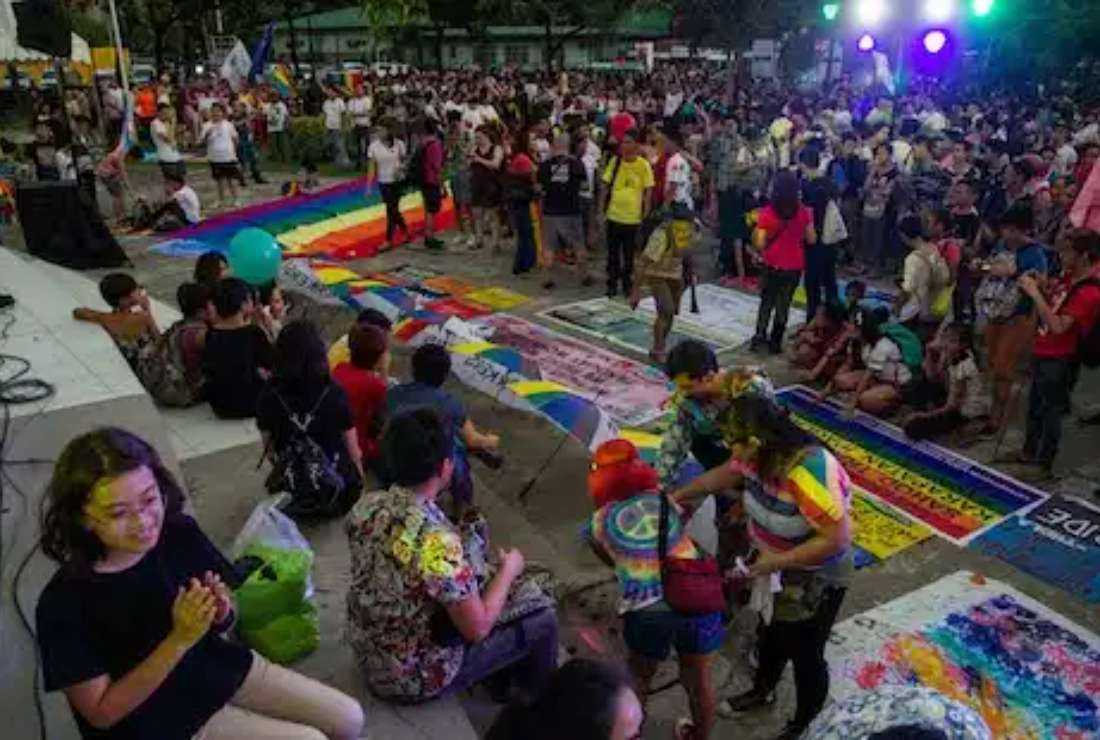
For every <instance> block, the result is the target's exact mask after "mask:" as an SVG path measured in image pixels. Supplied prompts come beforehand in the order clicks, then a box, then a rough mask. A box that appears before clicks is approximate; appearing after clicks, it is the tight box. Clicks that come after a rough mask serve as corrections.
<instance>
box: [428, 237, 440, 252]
mask: <svg viewBox="0 0 1100 740" xmlns="http://www.w3.org/2000/svg"><path fill="white" fill-rule="evenodd" d="M424 248H425V249H443V242H442V241H441V240H439V239H436V238H435V237H434V236H432V237H427V238H425V239H424Z"/></svg>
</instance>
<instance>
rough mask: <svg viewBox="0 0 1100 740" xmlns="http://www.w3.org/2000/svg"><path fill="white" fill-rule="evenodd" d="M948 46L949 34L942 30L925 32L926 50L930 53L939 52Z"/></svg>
mask: <svg viewBox="0 0 1100 740" xmlns="http://www.w3.org/2000/svg"><path fill="white" fill-rule="evenodd" d="M945 46H947V34H946V33H944V32H943V31H940V30H935V31H929V32H928V33H926V34H924V50H925V51H927V52H928V53H929V54H939V53H940V52H941V51H943V47H945Z"/></svg>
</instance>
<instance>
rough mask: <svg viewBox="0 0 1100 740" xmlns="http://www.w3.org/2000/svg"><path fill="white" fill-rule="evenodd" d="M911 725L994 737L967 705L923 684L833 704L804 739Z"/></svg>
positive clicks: (842, 738) (854, 739)
mask: <svg viewBox="0 0 1100 740" xmlns="http://www.w3.org/2000/svg"><path fill="white" fill-rule="evenodd" d="M909 726H912V727H919V728H921V729H922V730H934V731H937V732H940V733H942V737H944V738H947V740H992V738H993V733H992V732H990V730H989V726H988V725H987V724H986V723H985V721H984V720H983V719H982V718H981V716H979V715H978V713H977V712H975V711H974V710H973V709H971V708H970V707H968V706H966V705H965V704H960V703H959V702H957V701H954V700H952V699H949V698H948V697H946V696H944V695H943V694H941V693H939V692H937V691H934V690H933V689H930V688H926V687H923V686H898V687H886V686H884V687H882V688H881V689H880V690H878V691H876V692H870V691H867V692H863V693H859V694H856V695H855V696H852V697H849V698H847V699H845V700H843V701H840V702H836V703H834V704H831V705H830V706H829V707H827V708H826V709H825V711H823V712H822V713H821V714H819V715H817V719H815V720H814V721H813V723H811V724H810V726H809V727H808V728H806V732H805V733H804V734H803V735H802V740H863V738H867V737H870V736H871V735H875V734H876V733H882V734H883V735H886V734H888V733H889V731H890V730H891V729H895V728H899V727H909Z"/></svg>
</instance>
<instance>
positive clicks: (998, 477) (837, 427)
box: [776, 386, 1047, 545]
mask: <svg viewBox="0 0 1100 740" xmlns="http://www.w3.org/2000/svg"><path fill="white" fill-rule="evenodd" d="M776 400H778V401H779V402H780V403H781V404H782V405H784V406H785V407H787V409H788V410H790V412H791V415H792V418H793V420H794V422H795V423H796V424H798V425H799V426H800V427H802V428H803V429H805V430H806V431H808V432H810V433H811V434H813V435H814V436H816V437H817V438H818V439H820V440H821V441H822V442H824V443H825V444H826V445H828V446H829V448H830V449H831V450H832V451H833V454H834V455H836V456H837V457H838V458H840V461H841V463H843V465H844V469H845V470H847V471H848V475H849V476H850V477H851V479H852V483H854V484H855V486H856V488H857V490H860V491H863V492H865V493H867V494H868V495H869V496H871V497H872V498H873V499H876V500H878V501H881V502H884V503H886V504H889V505H891V506H892V507H894V508H895V509H897V510H898V511H900V512H901V513H902V514H904V515H905V516H907V517H908V518H909V519H910V520H912V521H915V522H920V523H922V524H924V525H925V526H927V527H928V528H929V529H931V530H932V531H933V532H935V533H936V534H938V535H940V536H941V537H943V538H944V539H947V540H949V541H951V542H954V543H955V544H957V545H966V544H967V542H968V541H969V540H970V539H972V538H973V537H975V536H976V535H977V534H979V533H980V532H984V531H985V530H986V529H988V528H990V527H992V526H993V525H995V524H997V523H999V522H1001V521H1002V520H1003V519H1004V518H1005V517H1007V516H1009V515H1011V514H1013V513H1015V512H1018V511H1020V510H1021V509H1025V508H1027V507H1028V506H1030V505H1032V504H1036V503H1038V502H1040V501H1042V500H1044V499H1046V498H1047V494H1045V493H1043V492H1042V491H1038V490H1036V489H1034V488H1031V487H1030V486H1026V485H1024V484H1023V483H1020V482H1019V481H1017V480H1015V479H1013V478H1010V477H1008V476H1007V475H1003V474H1002V473H998V472H997V471H995V470H990V469H989V468H985V467H983V466H981V465H979V464H977V463H976V462H974V461H973V460H969V459H967V458H965V457H962V456H961V455H956V454H955V453H953V452H951V451H950V450H946V449H944V448H942V447H940V446H938V445H935V444H932V443H930V442H914V441H913V440H911V439H909V438H908V437H906V436H905V433H904V432H902V431H901V430H900V429H898V428H897V427H894V426H891V425H890V424H888V423H887V422H885V421H882V420H881V419H877V418H875V417H873V416H869V415H867V414H863V413H858V414H856V415H855V416H854V417H849V416H848V414H847V413H846V412H845V410H844V409H843V408H842V407H841V406H840V405H839V404H837V403H836V402H834V401H820V400H818V398H817V395H816V394H815V393H814V392H813V391H812V390H810V389H808V388H804V387H801V386H792V387H790V388H784V389H783V390H781V391H779V392H778V393H776Z"/></svg>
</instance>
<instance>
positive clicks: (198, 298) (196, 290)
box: [150, 283, 216, 407]
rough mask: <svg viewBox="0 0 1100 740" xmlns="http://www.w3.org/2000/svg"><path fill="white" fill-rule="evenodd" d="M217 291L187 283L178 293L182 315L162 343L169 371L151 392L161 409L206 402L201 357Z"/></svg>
mask: <svg viewBox="0 0 1100 740" xmlns="http://www.w3.org/2000/svg"><path fill="white" fill-rule="evenodd" d="M213 301H214V292H213V291H212V290H211V289H210V288H209V287H208V286H206V285H200V284H199V283H184V284H183V285H181V286H180V287H179V288H178V289H177V290H176V302H177V303H179V307H180V313H182V314H183V318H181V319H180V320H179V321H177V322H176V323H174V324H172V325H171V326H170V327H168V329H166V330H165V332H164V335H163V336H162V337H161V340H160V345H161V346H160V351H161V352H162V353H163V359H164V364H165V368H166V370H167V371H166V372H165V373H164V374H163V376H162V378H161V382H160V383H158V384H157V387H156V388H154V389H151V390H150V392H151V393H152V395H153V398H155V399H156V401H157V403H159V404H161V405H162V406H180V407H185V406H193V405H195V404H196V403H198V402H199V401H201V400H203V397H204V396H203V382H204V379H203V372H202V354H203V349H204V348H205V347H206V332H207V331H208V330H209V328H210V323H211V322H212V321H213V320H214V317H215V315H216V314H215V311H214V302H213Z"/></svg>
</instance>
